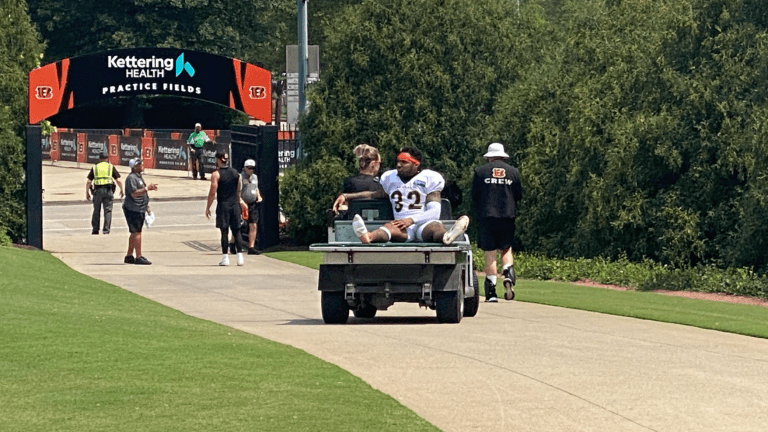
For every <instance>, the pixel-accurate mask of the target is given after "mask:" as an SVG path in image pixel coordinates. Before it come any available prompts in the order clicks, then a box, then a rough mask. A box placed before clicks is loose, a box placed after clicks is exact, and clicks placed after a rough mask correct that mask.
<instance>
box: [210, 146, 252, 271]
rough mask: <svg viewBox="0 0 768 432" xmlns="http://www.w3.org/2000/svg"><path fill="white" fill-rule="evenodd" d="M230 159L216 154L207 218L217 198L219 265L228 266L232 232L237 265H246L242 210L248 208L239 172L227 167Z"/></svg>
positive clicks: (219, 153) (224, 153)
mask: <svg viewBox="0 0 768 432" xmlns="http://www.w3.org/2000/svg"><path fill="white" fill-rule="evenodd" d="M228 160H229V157H228V156H227V153H226V152H223V151H219V152H217V153H216V167H217V168H218V170H216V171H215V172H214V173H213V174H211V188H210V189H209V191H208V206H207V207H206V209H205V217H207V218H208V219H210V218H211V204H213V199H214V197H215V198H216V228H219V230H221V253H222V255H223V256H222V258H221V262H220V263H219V265H222V266H228V265H229V257H228V256H227V245H228V243H229V241H228V233H229V231H230V230H231V231H232V236H233V237H234V238H235V250H236V252H237V265H239V266H241V265H243V264H245V262H244V260H243V252H242V244H241V240H240V225H241V224H242V219H240V214H241V211H242V208H243V207H244V208H246V209H247V208H248V206H247V205H246V204H245V202H244V201H243V199H242V198H240V189H241V188H242V183H241V181H240V174H238V172H237V170H236V169H234V168H232V167H230V166H227V162H228Z"/></svg>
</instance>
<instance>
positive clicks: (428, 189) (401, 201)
mask: <svg viewBox="0 0 768 432" xmlns="http://www.w3.org/2000/svg"><path fill="white" fill-rule="evenodd" d="M379 183H381V187H383V188H384V191H385V192H387V195H388V196H389V199H390V201H391V202H392V210H393V212H394V213H395V219H404V218H407V217H411V216H412V215H414V214H417V213H420V212H423V211H424V209H425V208H426V205H427V195H429V194H430V193H432V192H440V191H442V190H443V187H444V186H445V180H444V179H443V176H442V175H440V173H438V172H436V171H432V170H428V169H425V170H423V171H421V172H420V173H418V174H416V176H414V177H413V178H412V179H410V180H409V181H408V182H407V183H403V181H402V180H400V177H398V176H397V170H389V171H387V172H385V173H384V174H383V175H382V176H381V180H379Z"/></svg>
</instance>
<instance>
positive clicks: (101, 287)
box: [0, 247, 438, 432]
mask: <svg viewBox="0 0 768 432" xmlns="http://www.w3.org/2000/svg"><path fill="white" fill-rule="evenodd" d="M0 263H2V265H1V266H0V431H24V432H30V431H45V432H49V431H116V430H121V431H132V432H133V431H227V432H229V431H393V432H394V431H437V430H438V429H437V428H435V427H434V426H432V425H431V424H429V423H427V422H426V421H425V420H423V419H421V418H420V417H418V416H417V415H415V414H414V413H413V412H412V411H410V410H408V409H407V408H405V407H404V406H402V405H401V404H400V403H398V402H397V401H395V400H394V399H392V398H391V397H389V396H387V395H385V394H383V393H381V392H379V391H376V390H374V389H373V388H372V387H370V386H369V385H368V384H366V383H365V382H363V381H362V380H360V379H359V378H357V377H355V376H352V375H350V374H349V373H347V372H346V371H344V370H342V369H340V368H338V367H336V366H334V365H331V364H328V363H326V362H323V361H321V360H319V359H317V358H315V357H313V356H310V355H309V354H307V353H305V352H303V351H300V350H298V349H295V348H291V347H288V346H285V345H281V344H278V343H274V342H271V341H267V340H265V339H262V338H259V337H256V336H253V335H250V334H247V333H244V332H240V331H237V330H233V329H231V328H229V327H225V326H222V325H219V324H215V323H212V322H210V321H204V320H200V319H197V318H193V317H190V316H187V315H184V314H182V313H181V312H178V311H175V310H173V309H170V308H167V307H165V306H162V305H160V304H158V303H155V302H153V301H150V300H147V299H145V298H142V297H140V296H137V295H135V294H132V293H130V292H128V291H125V290H123V289H120V288H118V287H116V286H114V285H110V284H107V283H105V282H102V281H98V280H95V279H92V278H90V277H88V276H85V275H82V274H80V273H77V272H75V271H74V270H72V269H70V268H69V267H67V266H66V265H64V264H63V263H62V262H61V261H59V260H58V259H56V258H54V257H52V256H51V255H50V254H48V253H46V252H38V251H26V250H18V249H12V248H4V247H0Z"/></svg>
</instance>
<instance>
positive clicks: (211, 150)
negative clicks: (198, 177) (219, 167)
mask: <svg viewBox="0 0 768 432" xmlns="http://www.w3.org/2000/svg"><path fill="white" fill-rule="evenodd" d="M219 151H224V152H227V154H229V143H219V142H217V143H213V142H209V143H206V144H205V146H204V147H203V155H204V157H205V159H204V161H203V164H204V165H205V169H206V170H208V171H213V170H215V169H216V153H217V152H219Z"/></svg>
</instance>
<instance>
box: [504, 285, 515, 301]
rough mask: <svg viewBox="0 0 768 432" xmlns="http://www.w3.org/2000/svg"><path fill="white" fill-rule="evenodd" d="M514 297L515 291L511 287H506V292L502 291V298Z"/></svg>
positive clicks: (511, 298)
mask: <svg viewBox="0 0 768 432" xmlns="http://www.w3.org/2000/svg"><path fill="white" fill-rule="evenodd" d="M514 299H515V292H514V291H513V290H512V288H507V292H505V293H504V300H514Z"/></svg>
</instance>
